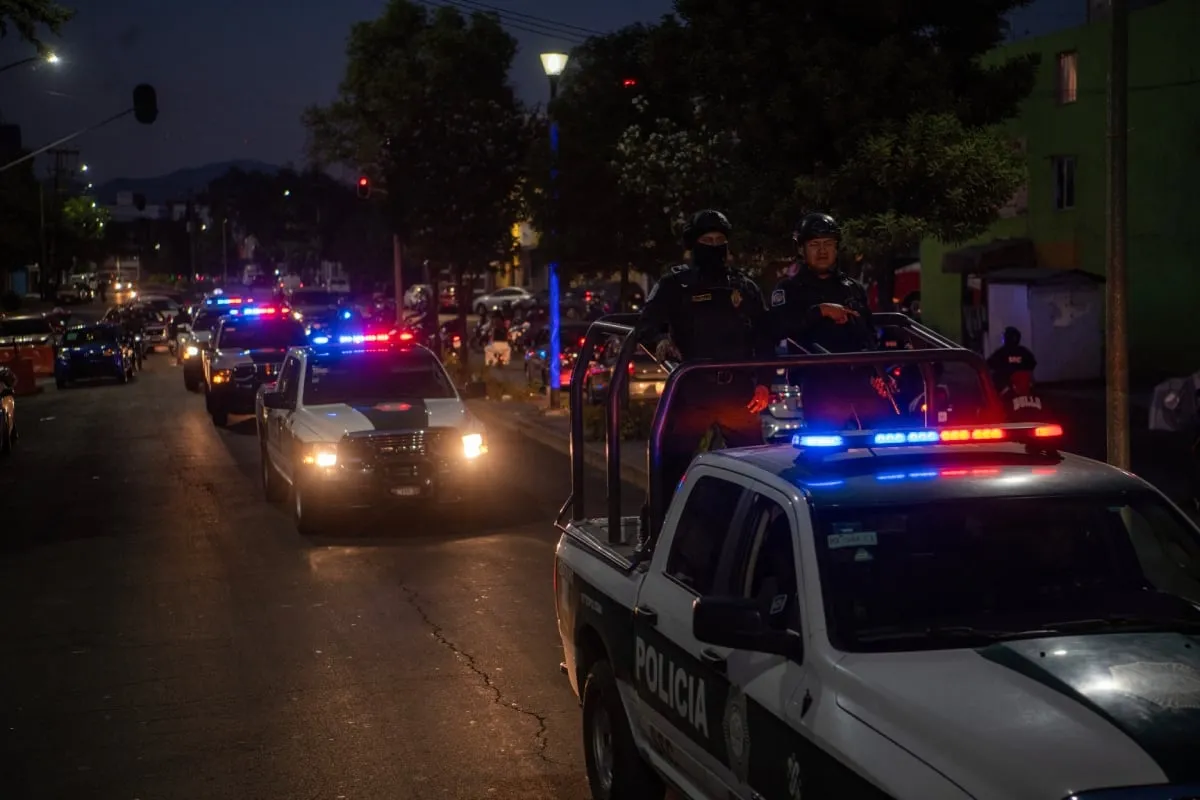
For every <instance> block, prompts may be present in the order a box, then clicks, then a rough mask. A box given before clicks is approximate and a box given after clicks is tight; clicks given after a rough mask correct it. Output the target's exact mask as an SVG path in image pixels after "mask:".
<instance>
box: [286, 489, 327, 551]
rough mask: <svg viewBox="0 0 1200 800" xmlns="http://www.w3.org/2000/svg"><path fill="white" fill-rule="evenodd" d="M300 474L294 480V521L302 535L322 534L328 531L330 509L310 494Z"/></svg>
mask: <svg viewBox="0 0 1200 800" xmlns="http://www.w3.org/2000/svg"><path fill="white" fill-rule="evenodd" d="M303 483H304V481H303V480H301V479H300V476H299V474H297V475H296V476H295V479H294V480H293V482H292V521H293V522H295V523H296V531H297V532H298V533H299V534H300V535H301V536H321V535H323V534H325V533H327V532H328V523H329V515H328V511H327V510H326V509H324V508H322V507H321V503H320V500H318V499H317V498H315V497H311V496H309V493H308V492H307V491H305V488H304V485H303Z"/></svg>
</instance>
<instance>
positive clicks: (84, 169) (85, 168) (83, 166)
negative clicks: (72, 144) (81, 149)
mask: <svg viewBox="0 0 1200 800" xmlns="http://www.w3.org/2000/svg"><path fill="white" fill-rule="evenodd" d="M79 171H80V172H87V171H88V165H87V164H80V165H79Z"/></svg>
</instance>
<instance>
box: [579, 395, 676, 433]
mask: <svg viewBox="0 0 1200 800" xmlns="http://www.w3.org/2000/svg"><path fill="white" fill-rule="evenodd" d="M656 408H658V403H657V402H655V401H653V400H650V401H646V400H633V401H631V402H630V403H629V406H628V407H627V408H626V409H625V410H624V411H623V413H622V414H621V438H622V439H625V440H627V441H644V440H646V439H649V438H650V429H651V427H652V426H653V425H654V411H655V409H656ZM607 414H608V411H607V408H606V407H605V406H590V405H589V406H584V408H583V438H584V439H586V440H587V441H589V442H602V441H604V429H605V427H606V425H607Z"/></svg>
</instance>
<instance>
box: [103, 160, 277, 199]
mask: <svg viewBox="0 0 1200 800" xmlns="http://www.w3.org/2000/svg"><path fill="white" fill-rule="evenodd" d="M235 168H236V169H240V170H242V171H243V172H266V173H271V174H273V173H276V172H278V171H279V170H280V169H281V167H278V166H276V165H274V164H268V163H266V162H265V161H250V160H239V161H222V162H220V163H218V164H206V165H205V166H203V167H191V168H188V169H180V170H176V171H175V172H172V173H170V174H168V175H159V176H157V177H154V178H114V179H113V180H111V181H108V182H107V183H102V184H100V185H99V186H98V187H96V190H95V191H96V199H97V201H98V202H100V203H101V204H112V203H115V202H117V193H118V192H135V193H137V194H144V195H145V196H146V202H147V203H149V204H151V205H154V204H155V203H166V202H170V201H180V202H181V201H183V200H185V199H187V195H188V192H195V193H199V192H202V191H204V189H205V188H206V187H207V186H208V184H209V183H211V182H212V181H214V180H215V179H217V178H219V177H221V176H222V175H224V174H225V173H226V172H229V170H231V169H235Z"/></svg>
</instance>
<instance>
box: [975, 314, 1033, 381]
mask: <svg viewBox="0 0 1200 800" xmlns="http://www.w3.org/2000/svg"><path fill="white" fill-rule="evenodd" d="M1002 342H1003V344H1001V345H1000V347H999V348H998V349H997V350H996V352H994V353H992V354H991V355H990V356H988V360H987V363H988V368H989V369H991V371H992V377H993V379H994V380H995V382H996V389H997V390H998V391H999V392H1000V393H1001V394H1009V393H1011V392H1013V391H1014V386H1013V377H1014V376H1015V375H1017V374H1020V373H1023V378H1025V379H1032V377H1033V370H1034V368H1036V367H1037V359H1036V358H1034V357H1033V353H1032V352H1030V350H1029V348H1027V347H1022V346H1021V332H1020V331H1019V330H1017V329H1016V328H1014V327H1012V326H1011V325H1010V326H1008V327H1007V328H1005V329H1004V334H1003V337H1002ZM1024 382H1025V381H1022V383H1024ZM1029 382H1030V383H1032V380H1030V381H1029ZM1021 388H1022V390H1024V389H1026V387H1025V386H1022V387H1021ZM1029 388H1032V387H1029ZM1025 393H1026V392H1025V391H1021V392H1019V394H1022V395H1023V394H1025Z"/></svg>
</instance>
